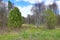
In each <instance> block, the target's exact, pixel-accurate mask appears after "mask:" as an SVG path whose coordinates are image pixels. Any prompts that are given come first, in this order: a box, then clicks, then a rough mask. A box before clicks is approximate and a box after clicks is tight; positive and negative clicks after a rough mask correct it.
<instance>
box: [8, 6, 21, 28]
mask: <svg viewBox="0 0 60 40" xmlns="http://www.w3.org/2000/svg"><path fill="white" fill-rule="evenodd" d="M21 25H22V16H21V12H19V9H18V8H17V7H15V8H14V9H13V10H11V11H10V13H9V16H8V26H10V27H20V26H21Z"/></svg>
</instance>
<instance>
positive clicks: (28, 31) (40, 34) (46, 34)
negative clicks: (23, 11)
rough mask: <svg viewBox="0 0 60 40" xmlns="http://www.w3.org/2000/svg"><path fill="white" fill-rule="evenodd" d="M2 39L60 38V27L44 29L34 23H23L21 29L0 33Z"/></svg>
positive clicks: (57, 39)
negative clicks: (36, 26)
mask: <svg viewBox="0 0 60 40" xmlns="http://www.w3.org/2000/svg"><path fill="white" fill-rule="evenodd" d="M28 26H29V27H28ZM0 40H60V29H54V30H45V29H44V30H42V29H40V28H35V27H34V25H23V27H21V28H20V30H19V31H18V30H14V31H12V30H11V31H10V32H8V33H7V34H3V35H0Z"/></svg>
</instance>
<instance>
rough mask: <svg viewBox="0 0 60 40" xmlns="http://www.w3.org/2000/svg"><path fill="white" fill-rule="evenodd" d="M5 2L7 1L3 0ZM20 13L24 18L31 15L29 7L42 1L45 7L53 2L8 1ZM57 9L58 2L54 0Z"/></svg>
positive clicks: (46, 0) (50, 0)
mask: <svg viewBox="0 0 60 40" xmlns="http://www.w3.org/2000/svg"><path fill="white" fill-rule="evenodd" d="M4 1H5V2H7V1H8V0H4ZM10 1H11V2H12V3H14V5H15V6H16V7H18V8H19V10H20V11H21V13H22V16H24V17H26V16H27V15H28V14H30V15H32V12H31V7H32V5H33V4H34V3H37V2H42V1H44V2H45V4H46V5H48V4H52V3H53V2H54V1H55V0H10ZM56 3H57V5H58V9H59V10H60V0H56Z"/></svg>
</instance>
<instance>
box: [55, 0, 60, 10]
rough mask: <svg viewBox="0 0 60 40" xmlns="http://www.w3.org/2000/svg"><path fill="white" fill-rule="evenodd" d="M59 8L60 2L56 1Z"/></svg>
mask: <svg viewBox="0 0 60 40" xmlns="http://www.w3.org/2000/svg"><path fill="white" fill-rule="evenodd" d="M56 3H57V5H58V8H59V9H60V1H56Z"/></svg>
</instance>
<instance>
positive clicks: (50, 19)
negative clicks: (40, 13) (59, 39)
mask: <svg viewBox="0 0 60 40" xmlns="http://www.w3.org/2000/svg"><path fill="white" fill-rule="evenodd" d="M46 13H47V16H46V24H47V27H48V29H54V28H55V25H56V23H57V18H56V15H55V14H54V12H53V11H52V10H50V9H48V10H47V11H46Z"/></svg>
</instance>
